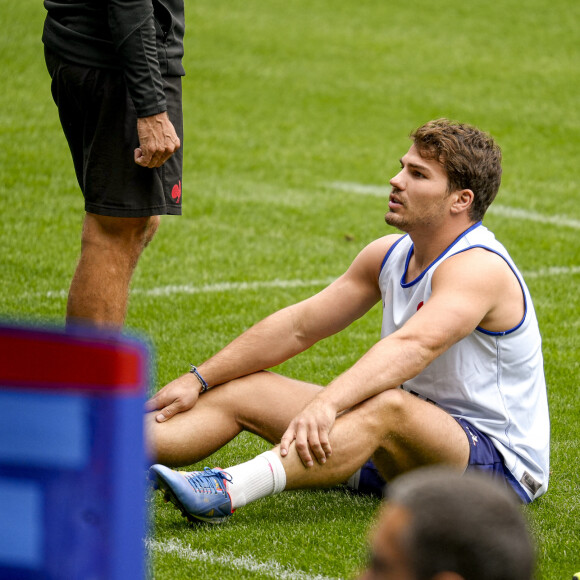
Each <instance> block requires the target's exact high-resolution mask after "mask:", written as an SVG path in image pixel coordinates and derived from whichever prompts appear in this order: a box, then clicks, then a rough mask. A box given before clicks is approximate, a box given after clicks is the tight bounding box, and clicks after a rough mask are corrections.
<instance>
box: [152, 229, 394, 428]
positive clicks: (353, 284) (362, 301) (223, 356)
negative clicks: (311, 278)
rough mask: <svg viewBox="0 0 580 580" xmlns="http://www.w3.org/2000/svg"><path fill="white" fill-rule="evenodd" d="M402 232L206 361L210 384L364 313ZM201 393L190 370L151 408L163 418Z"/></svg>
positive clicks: (286, 354)
mask: <svg viewBox="0 0 580 580" xmlns="http://www.w3.org/2000/svg"><path fill="white" fill-rule="evenodd" d="M397 237H398V236H387V237H385V238H382V239H380V240H376V241H375V242H373V243H371V244H369V245H368V246H367V247H366V248H364V249H363V250H362V251H361V252H360V254H359V255H358V256H357V257H356V258H355V260H354V261H353V263H352V264H351V266H350V267H349V269H348V270H347V271H346V272H345V274H343V275H342V276H341V277H340V278H338V279H337V280H336V281H335V282H333V283H332V284H330V286H328V287H327V288H325V289H324V290H322V291H321V292H319V293H318V294H316V295H314V296H312V297H311V298H308V299H307V300H304V301H302V302H299V303H298V304H294V305H292V306H288V307H287V308H284V309H282V310H280V311H278V312H276V313H274V314H272V315H270V316H268V317H267V318H265V319H264V320H262V321H261V322H258V323H257V324H255V325H254V326H252V327H251V328H250V329H248V330H247V331H246V332H244V333H243V334H241V335H240V336H239V337H238V338H236V339H234V340H233V341H232V342H231V343H230V344H228V345H227V346H226V347H225V348H223V349H222V350H221V351H220V352H218V353H217V354H216V355H214V356H213V357H211V358H210V359H209V360H207V361H206V362H204V363H203V364H201V365H200V366H199V372H200V373H201V375H202V376H203V377H204V379H205V380H206V381H207V383H208V384H209V386H210V387H213V386H216V385H220V384H223V383H225V382H227V381H231V380H233V379H236V378H239V377H242V376H246V375H249V374H252V373H255V372H258V371H261V370H264V369H267V368H271V367H273V366H276V365H277V364H280V363H282V362H284V361H286V360H288V359H290V358H292V357H293V356H295V355H297V354H299V353H300V352H303V351H304V350H306V349H308V348H309V347H310V346H312V345H313V344H315V343H316V342H318V341H320V340H322V339H323V338H326V337H328V336H331V335H332V334H336V333H337V332H339V331H341V330H342V329H344V328H345V327H346V326H348V325H349V324H350V323H351V322H353V321H354V320H356V319H357V318H360V317H361V316H362V315H363V314H364V313H365V312H367V311H368V310H369V309H370V308H372V306H373V305H374V304H376V302H377V301H378V300H379V299H380V291H379V287H378V275H379V271H380V265H381V263H382V259H383V257H384V255H385V253H386V251H387V250H388V248H389V247H390V245H391V244H392V243H393V241H394V240H396V239H397ZM198 395H199V383H198V380H197V378H196V377H195V376H194V375H192V374H190V373H188V374H186V375H183V376H182V377H179V378H178V379H176V380H174V381H172V382H171V383H169V384H168V385H166V386H165V387H163V389H161V390H160V391H159V392H158V393H157V394H156V395H155V396H154V397H152V398H151V399H150V401H149V402H148V403H147V407H146V408H147V410H149V411H154V410H159V411H160V413H159V414H158V415H157V420H158V421H163V420H167V419H169V418H171V417H172V416H173V415H175V414H176V413H179V412H182V411H185V410H187V409H190V408H191V407H193V405H195V402H196V401H197V397H198Z"/></svg>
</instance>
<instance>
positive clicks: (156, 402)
mask: <svg viewBox="0 0 580 580" xmlns="http://www.w3.org/2000/svg"><path fill="white" fill-rule="evenodd" d="M198 397H199V381H198V380H197V378H196V377H195V376H194V375H192V374H191V373H187V374H186V375H183V376H182V377H179V378H178V379H175V380H174V381H171V382H170V383H169V384H167V385H165V386H164V387H163V388H162V389H161V390H160V391H159V392H158V393H157V394H156V395H154V396H153V397H151V398H150V399H149V400H148V401H147V402H146V403H145V410H146V411H159V410H161V412H160V413H158V414H157V415H156V416H155V420H156V421H157V422H158V423H163V422H164V421H167V420H168V419H171V417H173V416H174V415H177V413H183V412H184V411H189V409H191V408H192V407H193V406H194V405H195V403H197V399H198Z"/></svg>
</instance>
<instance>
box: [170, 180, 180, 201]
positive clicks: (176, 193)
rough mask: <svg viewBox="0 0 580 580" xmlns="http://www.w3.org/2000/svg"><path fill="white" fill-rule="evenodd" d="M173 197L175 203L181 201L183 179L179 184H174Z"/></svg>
mask: <svg viewBox="0 0 580 580" xmlns="http://www.w3.org/2000/svg"><path fill="white" fill-rule="evenodd" d="M171 197H172V198H173V200H174V201H175V203H179V202H180V201H181V181H179V183H178V184H177V185H174V186H173V189H172V190H171Z"/></svg>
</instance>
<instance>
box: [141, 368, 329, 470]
mask: <svg viewBox="0 0 580 580" xmlns="http://www.w3.org/2000/svg"><path fill="white" fill-rule="evenodd" d="M321 388H322V387H319V386H317V385H312V384H309V383H303V382H301V381H296V380H293V379H289V378H287V377H283V376H281V375H277V374H274V373H270V372H260V373H256V374H253V375H249V376H247V377H243V378H241V379H237V380H235V381H231V382H230V383H227V384H225V385H221V386H219V387H216V388H213V389H210V390H209V391H208V392H207V393H205V394H204V395H202V396H200V398H199V400H198V401H197V403H196V405H195V407H193V409H190V410H189V411H186V412H185V413H180V414H178V415H175V417H173V418H172V419H170V420H169V421H166V422H164V423H157V422H156V421H155V415H156V413H155V412H153V413H149V414H148V415H147V417H146V433H147V437H148V445H149V447H150V449H151V450H152V452H153V456H154V457H156V460H157V461H158V462H159V463H163V464H164V465H171V466H181V465H190V464H192V463H196V462H197V461H201V460H202V459H204V458H205V457H207V456H208V455H211V454H212V453H213V452H214V451H217V450H218V449H220V448H221V447H223V446H224V445H225V444H226V443H228V442H229V441H231V440H232V439H233V438H234V437H235V436H236V435H237V434H238V433H240V432H241V431H249V432H251V433H256V434H257V435H259V436H260V437H263V438H264V439H266V440H267V441H269V442H270V443H278V442H279V441H280V439H281V438H282V435H283V433H284V431H285V430H286V427H287V426H288V424H289V423H290V421H291V420H292V419H293V418H294V416H295V415H297V414H298V412H299V411H301V410H302V409H303V408H304V407H305V406H306V404H307V403H309V402H310V401H311V400H312V399H313V398H314V397H315V396H316V394H317V393H318V392H319V390H320V389H321Z"/></svg>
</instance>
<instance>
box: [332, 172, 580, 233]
mask: <svg viewBox="0 0 580 580" xmlns="http://www.w3.org/2000/svg"><path fill="white" fill-rule="evenodd" d="M325 185H326V186H327V187H331V188H333V189H338V190H340V191H346V192H348V193H356V194H359V195H372V196H375V197H384V198H387V197H388V195H389V193H390V192H391V187H390V186H382V185H364V184H362V183H348V182H345V181H333V182H330V183H326V184H325ZM487 211H488V212H489V213H490V214H493V215H498V216H500V217H510V218H515V219H520V220H527V221H532V222H538V223H542V224H553V225H556V226H565V227H568V228H572V229H574V230H580V220H575V219H570V218H568V217H566V216H561V215H552V216H550V215H544V214H541V213H537V212H534V211H528V210H526V209H518V208H515V207H509V206H507V205H501V204H492V205H491V206H490V207H489V209H488V210H487Z"/></svg>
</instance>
